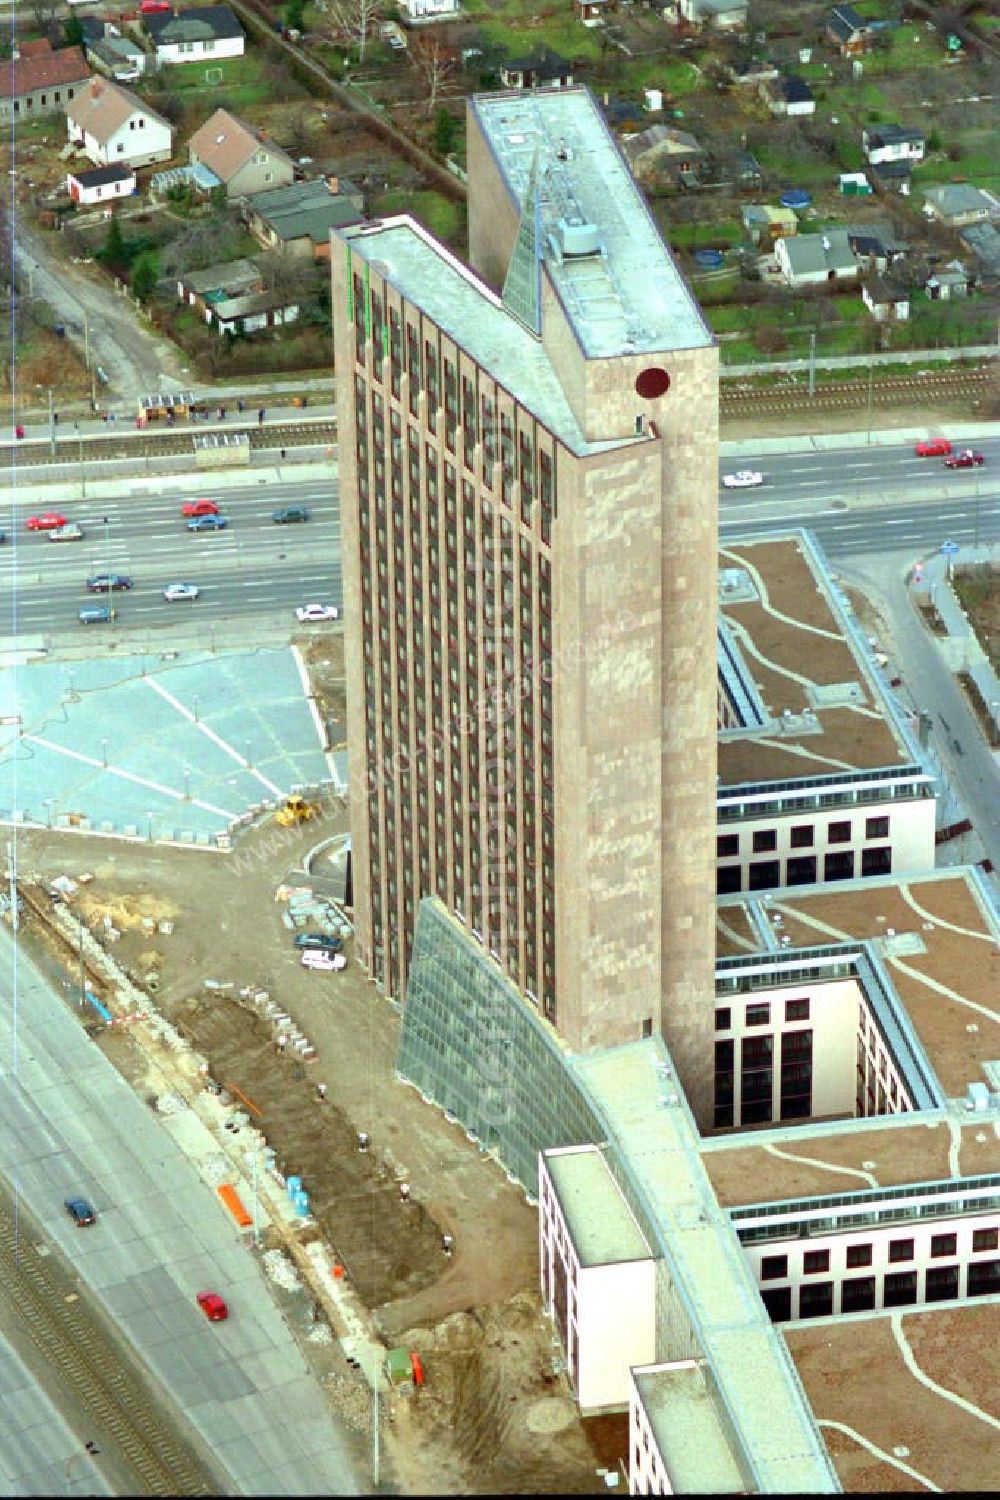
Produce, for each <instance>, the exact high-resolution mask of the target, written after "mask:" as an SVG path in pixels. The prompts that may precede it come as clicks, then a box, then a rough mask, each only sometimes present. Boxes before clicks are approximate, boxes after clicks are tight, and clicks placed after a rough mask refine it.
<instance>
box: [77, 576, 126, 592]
mask: <svg viewBox="0 0 1000 1500" xmlns="http://www.w3.org/2000/svg"><path fill="white" fill-rule="evenodd" d="M131 587H132V580H131V578H129V577H128V575H127V574H126V573H95V574H94V576H93V578H88V579H87V593H88V594H107V593H109V592H110V591H111V590H112V589H130V588H131Z"/></svg>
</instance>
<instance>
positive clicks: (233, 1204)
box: [215, 1182, 253, 1229]
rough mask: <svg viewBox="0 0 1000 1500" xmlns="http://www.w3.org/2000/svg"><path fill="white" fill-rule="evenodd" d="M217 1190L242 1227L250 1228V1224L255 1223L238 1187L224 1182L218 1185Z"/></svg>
mask: <svg viewBox="0 0 1000 1500" xmlns="http://www.w3.org/2000/svg"><path fill="white" fill-rule="evenodd" d="M215 1191H216V1192H217V1193H218V1195H219V1197H220V1198H221V1199H222V1201H223V1203H224V1204H225V1205H226V1207H227V1208H228V1209H229V1212H230V1213H231V1214H232V1216H233V1218H234V1219H235V1220H236V1222H237V1224H238V1225H239V1226H240V1228H241V1229H249V1227H250V1225H251V1224H252V1223H253V1220H252V1219H251V1217H250V1215H249V1214H248V1213H247V1211H246V1209H245V1208H244V1207H243V1200H242V1199H241V1197H240V1195H239V1193H238V1192H237V1191H236V1189H235V1188H232V1187H230V1186H229V1183H228V1182H224V1183H223V1184H222V1186H221V1187H217V1188H216V1190H215Z"/></svg>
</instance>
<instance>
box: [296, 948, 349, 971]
mask: <svg viewBox="0 0 1000 1500" xmlns="http://www.w3.org/2000/svg"><path fill="white" fill-rule="evenodd" d="M302 967H303V968H304V969H326V970H331V969H337V970H339V969H346V968H347V957H346V955H345V954H343V953H327V952H326V951H325V950H324V949H322V948H306V950H305V951H304V953H303V954H302Z"/></svg>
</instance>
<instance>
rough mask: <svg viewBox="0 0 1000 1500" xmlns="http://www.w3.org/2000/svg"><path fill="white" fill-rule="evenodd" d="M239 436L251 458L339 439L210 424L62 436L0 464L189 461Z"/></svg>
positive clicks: (327, 428) (321, 432) (308, 427)
mask: <svg viewBox="0 0 1000 1500" xmlns="http://www.w3.org/2000/svg"><path fill="white" fill-rule="evenodd" d="M237 435H241V436H246V437H247V438H248V439H249V445H250V450H251V452H257V451H260V450H265V451H270V450H273V449H281V448H300V447H305V446H307V445H309V446H315V445H317V444H320V443H327V444H329V443H333V442H334V441H335V440H336V436H337V424H336V422H334V421H332V420H331V419H329V418H327V419H325V420H323V421H317V422H288V423H283V422H275V423H273V424H268V425H267V426H264V427H259V426H257V425H256V424H254V425H248V426H246V427H239V428H237V427H222V426H219V425H215V426H212V425H210V424H208V423H201V422H195V423H185V424H184V425H179V424H178V425H177V426H175V427H161V428H158V429H157V430H155V431H149V430H148V429H147V430H145V431H143V432H137V431H132V432H106V433H105V432H96V433H87V434H85V435H84V436H83V437H82V438H79V439H78V438H77V437H76V436H72V437H68V438H67V436H66V435H65V434H63V435H61V436H60V438H59V440H58V441H57V442H56V444H55V452H54V453H53V451H52V444H51V442H50V441H49V440H48V439H47V438H31V439H26V440H24V441H22V442H19V443H17V444H10V443H8V444H7V445H6V446H3V447H0V464H3V465H5V466H6V468H7V469H8V471H10V470H14V471H15V472H16V470H17V469H20V468H24V469H28V468H35V467H40V466H42V465H48V464H75V463H78V462H79V461H80V455H81V452H82V454H83V456H84V458H85V459H86V461H87V462H88V463H108V462H111V461H113V460H114V459H128V458H131V459H135V458H170V457H173V456H175V455H177V454H184V455H185V456H186V457H188V458H190V457H191V456H192V455H193V454H194V453H195V451H196V450H195V446H194V439H195V438H203V437H212V436H219V437H227V438H233V437H236V436H237Z"/></svg>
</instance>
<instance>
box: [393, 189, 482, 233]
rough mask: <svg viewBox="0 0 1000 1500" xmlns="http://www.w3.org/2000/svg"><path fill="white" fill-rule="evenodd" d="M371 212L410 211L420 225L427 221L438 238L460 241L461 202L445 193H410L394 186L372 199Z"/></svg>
mask: <svg viewBox="0 0 1000 1500" xmlns="http://www.w3.org/2000/svg"><path fill="white" fill-rule="evenodd" d="M374 212H375V213H376V214H412V215H413V217H414V218H415V219H419V221H420V223H421V224H426V226H427V228H428V229H429V230H430V231H431V233H432V234H436V235H437V237H438V239H441V240H445V241H446V242H450V243H454V242H456V241H458V240H460V239H461V237H462V234H463V232H464V224H463V214H462V209H461V207H460V205H459V204H458V203H457V202H456V201H455V199H454V198H446V197H445V195H444V193H436V192H434V191H433V190H432V189H427V190H425V191H423V192H416V193H409V192H406V191H404V190H403V189H402V188H395V189H393V190H392V191H390V192H388V193H380V194H379V195H378V196H377V197H376V198H375V202H374Z"/></svg>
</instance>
